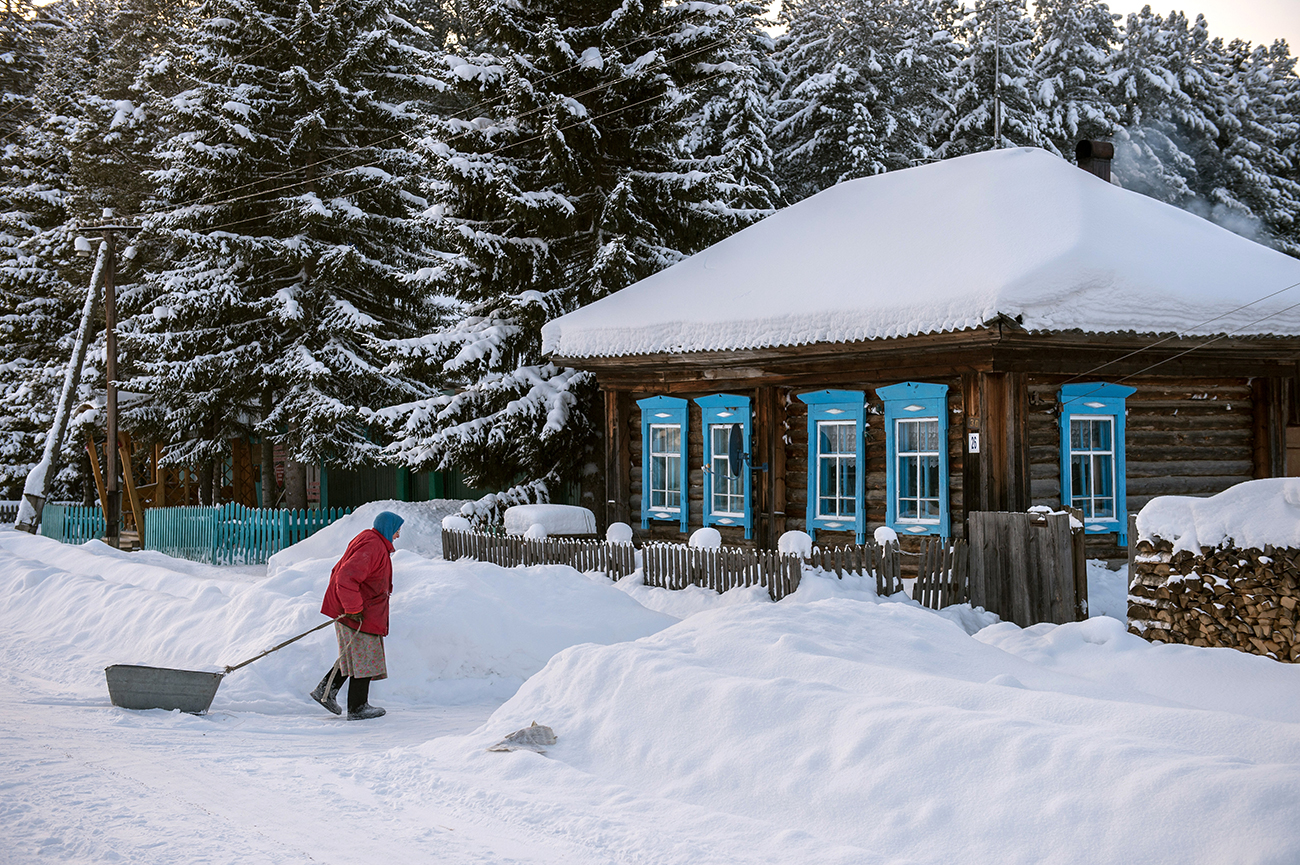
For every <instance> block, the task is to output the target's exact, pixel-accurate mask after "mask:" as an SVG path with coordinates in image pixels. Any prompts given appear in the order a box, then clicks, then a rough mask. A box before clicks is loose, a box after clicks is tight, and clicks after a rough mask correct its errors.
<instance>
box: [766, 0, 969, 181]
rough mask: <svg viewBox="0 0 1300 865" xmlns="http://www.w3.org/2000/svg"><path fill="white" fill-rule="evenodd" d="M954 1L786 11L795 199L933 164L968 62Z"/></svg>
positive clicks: (785, 126)
mask: <svg viewBox="0 0 1300 865" xmlns="http://www.w3.org/2000/svg"><path fill="white" fill-rule="evenodd" d="M957 12H958V7H957V6H956V5H955V4H954V3H952V2H948V0H887V2H879V3H877V2H867V0H805V2H801V3H793V4H787V5H786V6H784V7H783V9H782V13H781V14H782V21H783V23H785V24H786V26H787V28H788V29H787V32H786V35H785V36H784V37H783V38H782V40H781V42H780V44H779V56H780V58H781V60H782V62H783V64H784V66H785V71H786V81H785V85H784V87H783V88H782V91H781V94H780V100H779V102H778V103H777V115H778V118H779V122H778V125H777V127H776V132H777V140H778V143H779V149H780V159H779V160H778V162H779V164H780V165H781V167H782V169H783V171H784V172H785V173H783V174H782V175H781V180H782V182H783V183H785V184H787V185H788V186H789V187H790V191H791V198H802V197H804V196H807V195H811V194H812V193H814V192H817V191H819V190H822V189H825V188H826V187H828V186H831V185H833V184H835V183H839V182H840V181H842V180H847V179H850V178H854V177H864V176H867V175H871V174H879V173H881V172H884V171H892V170H895V169H899V168H907V167H910V166H912V165H915V164H917V163H919V162H922V161H924V160H926V159H929V158H931V156H932V155H933V150H932V148H931V146H930V142H931V138H932V137H933V127H934V124H935V121H936V118H938V117H940V116H942V115H943V114H944V110H945V108H946V102H945V96H946V94H947V93H948V92H949V91H950V90H951V89H952V85H951V76H952V73H953V70H954V67H955V64H956V62H957V61H958V59H959V56H960V46H958V45H957V44H956V43H955V42H954V41H953V38H952V24H953V21H954V19H955V17H956V15H957Z"/></svg>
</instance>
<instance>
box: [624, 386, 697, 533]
mask: <svg viewBox="0 0 1300 865" xmlns="http://www.w3.org/2000/svg"><path fill="white" fill-rule="evenodd" d="M636 404H637V405H638V406H640V407H641V528H643V529H648V528H650V521H651V520H665V521H668V522H676V523H678V524H679V525H680V526H681V530H682V531H683V532H684V531H686V524H687V520H688V519H689V517H690V510H691V509H690V503H689V501H688V500H687V489H688V487H687V469H688V467H687V465H686V439H687V430H688V426H687V424H688V415H687V402H686V400H684V399H677V398H676V397H671V396H652V397H649V398H647V399H639V400H637V401H636Z"/></svg>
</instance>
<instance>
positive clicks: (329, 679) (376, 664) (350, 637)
mask: <svg viewBox="0 0 1300 865" xmlns="http://www.w3.org/2000/svg"><path fill="white" fill-rule="evenodd" d="M401 527H402V518H401V517H399V516H398V515H397V514H395V513H392V512H390V511H384V512H383V513H381V514H380V515H379V516H377V517H375V526H374V528H372V529H366V530H365V531H364V532H362V533H361V534H359V535H357V536H356V537H355V538H353V539H352V543H350V544H348V548H347V550H346V551H345V552H344V553H343V558H341V559H339V561H338V564H336V565H335V566H334V570H333V571H331V572H330V584H329V588H328V589H326V590H325V602H324V603H323V604H321V608H320V611H321V612H322V613H324V614H325V615H327V616H329V617H330V618H332V619H337V621H336V622H335V623H334V631H335V634H336V635H337V636H338V641H339V659H338V660H337V661H335V662H334V666H333V667H331V668H330V671H329V672H328V673H326V674H325V678H323V679H321V682H320V684H319V685H317V686H316V690H314V691H312V692H311V698H312V699H313V700H315V701H316V702H317V703H320V704H321V705H322V706H324V707H325V708H326V709H329V710H330V711H331V712H333V713H334V714H335V715H341V714H343V710H342V709H341V708H339V704H338V701H337V700H336V699H335V697H337V696H338V693H339V689H340V688H342V687H343V683H344V682H345V681H347V680H348V679H349V678H350V679H351V680H352V683H351V684H350V685H348V720H349V721H364V720H367V719H369V718H378V717H380V716H381V715H383V714H384V710H383V709H381V708H379V707H378V706H372V705H370V682H371V680H372V679H387V678H388V667H387V665H386V664H385V662H384V637H385V636H387V635H388V596H389V595H391V594H392V593H393V563H392V561H390V559H389V557H390V556H391V555H392V554H393V541H395V540H397V538H398V537H400V536H401Z"/></svg>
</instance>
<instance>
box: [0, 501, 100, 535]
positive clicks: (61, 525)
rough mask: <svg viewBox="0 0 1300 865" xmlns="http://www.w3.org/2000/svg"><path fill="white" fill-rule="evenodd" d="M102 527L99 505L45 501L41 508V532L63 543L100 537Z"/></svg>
mask: <svg viewBox="0 0 1300 865" xmlns="http://www.w3.org/2000/svg"><path fill="white" fill-rule="evenodd" d="M15 518H17V514H15ZM104 528H105V525H104V514H103V512H102V511H100V509H99V505H74V504H60V503H55V502H47V503H46V505H45V507H44V508H43V509H42V510H41V534H42V535H44V536H45V537H47V538H53V539H54V540H56V541H61V542H62V543H65V544H84V543H85V542H86V541H93V540H95V539H97V538H102V537H103V536H104Z"/></svg>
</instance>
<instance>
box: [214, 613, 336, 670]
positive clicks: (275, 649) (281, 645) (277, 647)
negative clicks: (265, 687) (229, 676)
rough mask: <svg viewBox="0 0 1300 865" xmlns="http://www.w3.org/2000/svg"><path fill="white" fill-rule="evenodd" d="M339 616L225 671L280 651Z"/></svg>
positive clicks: (334, 620)
mask: <svg viewBox="0 0 1300 865" xmlns="http://www.w3.org/2000/svg"><path fill="white" fill-rule="evenodd" d="M341 618H343V617H342V616H339V617H338V618H335V619H330V620H329V621H328V622H325V623H323V624H320V625H317V626H316V627H314V628H312V629H311V630H310V631H303V632H302V633H301V634H299V635H298V636H296V637H290V638H289V639H287V640H285V641H284V642H283V643H281V644H280V645H278V646H273V647H271V648H269V649H267V650H266V651H265V652H263V653H262V654H260V655H257V656H256V657H253V658H249V659H248V660H247V661H244V662H243V663H242V664H235V665H234V666H233V667H226V672H227V673H233V672H235V671H236V670H238V669H239V668H240V667H247V666H248V665H249V664H251V663H253V662H254V661H258V660H261V659H262V658H265V657H266V656H267V655H269V654H271V653H272V652H278V651H280V650H281V649H283V648H284V647H285V646H287V645H289V644H290V643H296V642H298V641H299V640H301V639H302V638H303V637H305V636H307V635H308V634H314V633H316V632H317V631H319V630H320V629H321V628H324V627H326V626H327V625H332V624H334V623H335V622H337V621H338V620H339V619H341Z"/></svg>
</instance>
